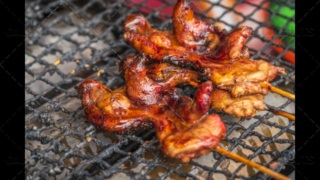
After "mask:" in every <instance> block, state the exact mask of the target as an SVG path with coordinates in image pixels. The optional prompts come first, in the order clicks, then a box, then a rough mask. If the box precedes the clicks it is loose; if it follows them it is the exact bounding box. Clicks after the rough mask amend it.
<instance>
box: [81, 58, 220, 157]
mask: <svg viewBox="0 0 320 180" xmlns="http://www.w3.org/2000/svg"><path fill="white" fill-rule="evenodd" d="M125 71H126V72H125V79H126V81H127V84H126V85H125V86H123V87H121V88H119V89H117V90H115V91H111V90H110V89H108V88H107V87H105V86H103V85H102V84H101V83H99V82H98V81H95V80H92V79H87V80H85V81H84V82H82V83H81V84H80V86H79V89H78V94H79V97H80V98H81V99H82V106H83V107H84V108H85V113H86V116H87V118H88V120H89V121H90V122H91V123H92V124H94V125H95V126H97V127H101V128H103V129H104V130H107V131H125V130H129V129H130V128H134V127H142V126H144V125H147V124H148V122H149V121H150V122H152V123H153V125H154V126H155V128H156V133H157V136H158V139H159V142H160V144H161V147H160V148H161V150H162V151H163V153H164V154H166V155H167V156H170V157H175V158H179V159H181V161H182V162H189V160H190V158H194V157H197V156H199V155H201V154H208V153H209V152H210V151H211V150H212V148H214V147H216V146H217V145H218V144H219V141H220V140H221V139H222V138H224V137H225V133H226V132H225V125H224V123H223V122H222V120H221V119H220V117H219V116H218V115H216V114H211V115H208V111H209V107H210V95H211V92H212V83H211V82H210V81H207V82H204V83H202V84H200V85H199V87H198V90H197V91H196V93H195V95H194V99H193V100H192V99H190V98H189V97H187V96H183V97H181V96H177V95H176V93H175V89H174V88H165V87H162V86H160V85H157V84H156V83H155V82H153V81H152V80H150V79H149V78H148V77H146V68H145V66H144V62H143V60H139V61H135V62H133V63H132V65H131V66H130V67H128V68H126V69H125ZM134 81H135V82H134ZM130 86H138V88H137V89H131V90H130V88H133V87H130ZM139 86H140V87H142V88H139ZM144 90H145V91H144ZM135 94H137V95H135ZM152 96H155V97H152ZM158 103H160V105H159V106H157V104H158ZM166 103H167V104H166Z"/></svg>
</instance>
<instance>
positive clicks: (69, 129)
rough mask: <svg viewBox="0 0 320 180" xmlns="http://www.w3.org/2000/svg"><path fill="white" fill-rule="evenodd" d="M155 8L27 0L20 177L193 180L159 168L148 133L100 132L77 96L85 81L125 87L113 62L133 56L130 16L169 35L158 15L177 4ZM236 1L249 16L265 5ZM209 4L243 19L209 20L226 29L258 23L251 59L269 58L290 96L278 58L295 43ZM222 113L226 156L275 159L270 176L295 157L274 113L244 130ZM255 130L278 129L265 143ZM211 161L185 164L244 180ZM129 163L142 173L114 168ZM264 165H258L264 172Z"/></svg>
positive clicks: (166, 20) (289, 81) (86, 0)
mask: <svg viewBox="0 0 320 180" xmlns="http://www.w3.org/2000/svg"><path fill="white" fill-rule="evenodd" d="M157 2H160V4H161V5H160V6H159V7H157V8H150V7H149V6H148V3H150V1H149V0H143V1H142V2H141V3H139V4H136V3H134V2H132V1H124V0H121V1H104V0H81V1H67V0H50V1H38V0H30V1H26V3H25V9H26V19H25V22H26V25H25V31H26V41H25V46H26V50H25V54H26V62H25V74H26V82H25V89H26V100H25V107H26V108H25V109H26V118H25V123H26V126H25V139H26V144H25V156H26V160H25V166H26V168H25V174H26V177H27V179H106V178H110V177H111V176H112V175H114V174H119V173H122V174H123V175H124V177H130V178H131V179H144V178H146V177H147V174H148V173H150V172H152V171H155V170H157V169H162V171H163V172H164V173H163V174H162V175H161V176H159V177H157V179H166V178H167V177H172V175H173V174H175V177H180V178H182V179H184V178H185V179H188V178H190V179H199V177H198V176H195V175H194V174H192V173H190V172H183V171H181V170H180V168H181V167H182V166H184V164H176V166H174V167H173V166H170V165H168V163H166V162H161V163H160V162H159V160H158V159H159V157H160V156H163V155H162V153H161V151H160V150H159V149H158V144H157V138H156V137H155V132H154V130H153V129H152V128H151V129H147V130H138V131H136V132H129V133H128V134H123V135H116V134H114V133H110V132H103V131H101V130H99V129H96V128H95V127H93V126H92V125H90V124H89V123H88V122H87V121H86V117H85V116H84V113H83V108H82V107H81V101H80V99H79V98H78V97H77V92H76V88H77V85H78V84H79V83H81V82H82V81H83V80H85V79H86V78H94V79H97V80H99V81H101V82H102V83H104V84H105V85H106V86H108V87H109V88H111V89H116V88H118V87H120V86H121V85H123V84H124V83H125V81H124V79H123V78H122V77H121V76H120V75H119V74H118V73H117V67H118V65H119V63H121V62H120V59H119V57H122V58H124V57H126V56H127V55H128V54H133V53H136V52H135V50H134V49H133V48H132V47H131V46H130V45H128V44H127V43H125V42H124V41H123V30H122V25H123V22H124V19H125V18H126V17H127V16H128V15H130V14H133V13H139V12H140V13H142V14H143V15H145V16H146V17H147V19H148V20H149V22H151V23H152V26H153V27H156V28H157V29H160V30H164V29H170V28H171V29H172V25H171V17H170V16H171V14H166V13H163V12H164V11H163V10H164V9H167V8H172V7H173V6H174V4H175V2H169V1H165V0H157ZM264 2H267V1H264ZM274 2H277V3H279V4H281V5H280V7H283V6H285V5H286V6H289V7H291V5H290V4H288V2H280V1H279V2H278V1H274ZM240 3H246V4H248V5H250V6H253V7H256V10H255V11H258V10H259V9H262V7H261V5H262V4H263V3H261V4H259V5H255V4H252V3H250V2H244V1H239V2H237V3H236V4H235V6H236V5H237V4H240ZM211 4H212V6H213V7H220V8H223V9H226V12H225V13H224V14H226V13H228V12H234V13H236V14H237V15H238V16H242V17H243V20H242V21H241V22H239V23H238V24H228V23H227V22H224V21H223V19H222V17H223V15H224V14H222V15H221V16H220V17H219V18H217V19H214V21H213V22H216V21H219V22H224V23H225V24H226V25H228V26H229V27H230V28H231V29H234V28H236V27H237V26H238V25H239V24H241V23H242V22H244V21H246V20H249V21H252V22H254V23H256V24H257V28H256V29H255V33H254V35H253V36H252V37H250V39H249V40H248V41H250V40H252V39H254V38H256V39H259V40H260V41H261V42H263V43H265V46H264V47H263V49H262V50H256V49H252V48H249V50H250V51H251V58H253V59H258V58H259V59H265V60H268V59H269V62H270V63H272V64H274V65H277V66H281V67H285V68H286V73H287V75H281V76H280V77H277V78H276V79H275V80H273V81H272V85H273V86H277V87H280V88H281V89H284V90H286V91H289V92H293V87H294V76H295V70H294V66H293V65H291V64H290V63H288V62H286V61H284V60H282V59H281V57H282V56H283V55H284V54H285V52H287V50H291V51H294V49H292V48H291V47H292V46H293V44H294V41H293V42H292V43H291V44H290V45H289V46H285V45H279V44H276V43H274V42H273V41H269V40H268V39H267V38H265V37H263V36H261V35H259V34H258V33H257V32H258V31H259V29H260V28H262V27H270V26H268V25H267V23H266V22H259V21H258V20H256V19H254V18H252V14H254V13H251V14H250V15H249V16H243V15H242V14H240V13H237V12H235V11H234V7H232V8H228V7H226V6H224V5H223V4H222V3H221V2H220V1H218V0H217V1H215V2H214V3H211ZM279 9H280V8H279ZM145 12H149V13H145ZM269 12H270V11H269ZM196 15H197V16H198V18H206V17H205V15H204V14H203V13H196ZM274 15H279V12H278V11H276V12H273V13H271V12H270V18H271V17H272V16H274ZM279 16H281V15H279ZM291 21H294V18H291V19H288V22H291ZM287 25H288V23H287V24H286V26H287ZM286 26H285V27H284V28H282V29H275V30H278V32H279V33H281V32H284V31H285V28H286ZM270 28H273V27H270ZM273 29H274V28H273ZM288 35H289V36H294V35H290V34H288ZM273 40H274V38H273ZM272 45H275V46H279V47H283V48H284V49H285V50H284V52H283V53H281V54H279V55H274V56H273V55H270V54H269V53H266V51H265V50H267V49H268V48H269V49H270V48H271V46H272ZM58 59H59V60H58ZM193 90H194V89H193V88H191V87H188V86H186V87H185V88H183V89H182V92H181V94H192V92H193ZM292 102H293V101H292V100H290V99H287V100H286V101H285V102H284V104H282V105H281V106H278V107H273V106H271V107H273V108H275V109H279V110H281V109H284V108H286V107H287V106H288V105H289V104H290V103H292ZM220 115H221V118H222V119H223V121H224V123H225V124H226V126H227V127H228V128H227V134H226V139H224V140H223V141H225V142H227V143H228V144H229V145H230V146H228V150H229V151H231V150H234V149H235V148H236V147H237V146H241V147H242V148H243V149H247V150H250V151H252V154H250V155H249V156H248V157H247V158H248V159H253V158H255V157H258V156H260V155H270V156H271V157H272V158H273V161H272V162H276V163H278V164H279V166H277V168H275V170H276V171H279V170H280V169H281V168H283V167H284V166H285V165H287V164H288V163H289V162H291V161H292V160H293V159H294V155H295V147H294V139H289V138H287V139H283V138H282V139H279V136H281V135H283V134H288V136H289V135H290V136H293V137H294V135H295V130H293V129H292V128H291V127H294V122H293V121H292V122H289V123H288V124H286V125H285V126H283V125H279V124H277V123H273V122H270V121H268V119H270V118H272V117H273V116H274V115H273V114H271V113H266V114H265V115H256V116H255V117H254V118H255V119H257V121H255V122H254V123H252V124H251V125H250V126H249V127H245V126H243V125H242V124H238V123H237V122H233V121H229V120H226V119H224V116H223V113H220ZM242 121H246V120H243V119H242ZM261 125H264V126H267V127H269V128H276V129H278V130H279V132H278V133H277V134H276V135H274V136H271V137H269V136H266V135H264V134H261V133H259V132H256V131H254V129H255V128H256V127H258V126H261ZM290 128H291V129H290ZM234 131H241V135H240V136H239V137H238V138H229V137H228V135H230V134H231V133H232V132H234ZM249 136H255V137H257V138H258V139H259V140H260V141H261V142H262V145H261V146H259V147H253V146H250V145H247V144H245V143H244V142H243V141H242V140H243V139H245V138H247V137H249ZM70 139H72V141H70ZM272 143H278V144H286V143H289V144H292V145H291V146H290V147H289V148H287V149H285V150H283V151H281V152H278V151H276V150H274V151H267V150H266V147H267V146H268V145H271V144H272ZM147 151H148V152H152V154H153V157H152V158H146V157H145V154H146V152H147ZM213 158H214V159H216V160H217V161H216V162H215V163H214V164H212V165H211V166H205V165H201V164H200V163H198V162H196V161H194V160H191V161H190V164H191V165H192V166H195V167H198V168H200V169H201V170H203V171H206V172H207V174H208V179H210V178H211V177H212V175H213V174H221V175H225V176H227V178H229V179H234V178H241V179H250V178H249V177H246V176H242V175H238V172H239V171H240V170H241V168H243V167H244V166H245V165H240V166H239V167H238V168H236V170H235V171H234V172H228V171H225V170H222V169H221V168H220V169H219V168H218V166H220V165H221V162H222V161H224V160H225V159H229V158H228V157H225V156H221V155H220V154H218V153H216V152H213ZM231 161H233V160H231ZM127 162H130V164H131V165H132V164H141V163H143V164H146V167H145V168H144V171H143V172H142V171H131V170H125V169H123V168H119V166H121V165H122V164H123V163H127ZM270 163H271V162H265V163H260V164H262V165H264V166H268V165H269V164H270ZM267 177H268V176H266V175H264V174H262V173H257V174H255V175H254V176H253V177H251V178H253V179H267ZM171 179H174V178H171ZM177 179H179V178H177Z"/></svg>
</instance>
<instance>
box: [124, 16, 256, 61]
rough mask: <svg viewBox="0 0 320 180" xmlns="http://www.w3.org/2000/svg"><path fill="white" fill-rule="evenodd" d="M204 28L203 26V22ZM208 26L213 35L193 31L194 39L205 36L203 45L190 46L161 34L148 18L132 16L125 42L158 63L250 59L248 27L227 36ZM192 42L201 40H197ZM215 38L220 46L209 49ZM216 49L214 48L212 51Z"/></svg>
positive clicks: (214, 43) (129, 19)
mask: <svg viewBox="0 0 320 180" xmlns="http://www.w3.org/2000/svg"><path fill="white" fill-rule="evenodd" d="M201 22H202V21H201ZM201 24H204V22H202V23H201ZM186 26H187V25H186ZM206 26H207V28H209V29H212V30H210V31H211V33H209V34H208V35H205V34H206V33H205V32H204V30H201V29H199V30H198V31H199V32H194V31H192V33H194V34H195V36H196V35H199V34H202V36H203V40H201V41H202V42H199V43H195V45H191V44H193V43H192V42H191V40H189V41H188V42H185V43H183V44H181V43H180V41H182V39H181V37H179V39H178V40H177V38H176V34H175V33H173V32H172V31H159V30H156V29H153V28H151V26H150V24H149V22H148V21H147V19H146V18H145V17H143V16H142V15H140V14H132V15H129V16H128V17H127V18H126V20H125V24H124V26H123V29H124V31H125V33H124V35H123V38H124V40H125V41H127V42H128V43H130V44H131V45H132V46H133V47H134V48H135V49H136V50H137V51H138V52H141V53H142V54H144V55H145V56H148V57H149V58H151V57H152V58H154V59H157V60H162V59H172V60H178V61H195V60H215V61H218V62H220V63H224V62H226V63H228V62H231V61H235V60H237V59H239V58H240V57H243V58H248V57H249V52H248V49H247V48H246V47H245V46H244V43H245V41H246V39H247V37H249V36H250V35H251V34H252V29H251V28H249V27H245V26H243V27H239V28H237V29H235V30H233V31H232V32H231V33H230V34H228V33H227V32H225V31H220V30H218V29H216V30H215V28H213V27H211V26H210V27H211V28H210V27H209V25H206ZM187 30H188V29H187ZM187 30H185V31H184V30H181V31H183V32H184V33H182V34H185V33H187ZM189 30H190V29H189ZM175 31H178V30H175ZM189 33H191V32H189ZM210 34H211V35H210ZM217 34H218V35H217ZM193 38H194V39H196V40H198V38H197V37H193ZM212 38H214V39H217V40H215V41H217V42H213V43H211V44H210V45H209V47H207V46H208V44H209V43H208V42H211V40H212ZM199 41H200V40H199ZM188 44H189V45H188ZM213 47H215V48H214V49H213ZM211 50H212V52H211ZM209 51H210V52H209Z"/></svg>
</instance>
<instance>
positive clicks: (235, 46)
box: [172, 0, 253, 61]
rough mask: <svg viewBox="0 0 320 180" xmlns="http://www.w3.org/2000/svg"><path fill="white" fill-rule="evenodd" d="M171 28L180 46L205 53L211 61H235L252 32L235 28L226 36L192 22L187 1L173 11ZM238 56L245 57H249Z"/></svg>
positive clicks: (220, 31) (181, 1) (215, 28)
mask: <svg viewBox="0 0 320 180" xmlns="http://www.w3.org/2000/svg"><path fill="white" fill-rule="evenodd" d="M172 24H173V27H174V34H175V35H176V38H177V40H178V42H179V43H180V44H181V45H182V46H184V47H186V48H187V49H188V50H193V51H198V52H207V53H209V54H208V55H207V57H209V58H210V59H214V60H218V59H219V60H229V61H235V60H237V59H239V57H240V55H241V52H242V51H244V52H246V51H248V50H247V49H246V47H245V43H246V40H247V38H248V37H250V36H251V35H252V34H253V30H252V28H250V27H247V26H241V27H239V28H236V29H235V30H233V31H232V32H231V33H230V34H228V32H227V31H225V30H223V31H222V30H220V28H219V27H218V26H213V25H212V24H207V23H206V22H204V21H202V20H200V19H195V18H194V15H193V11H192V9H191V6H190V2H189V0H178V2H177V4H176V5H175V7H174V10H173V15H172ZM242 55H243V56H246V57H247V56H248V55H249V54H247V53H243V54H242ZM248 57H249V56H248ZM248 57H247V58H248Z"/></svg>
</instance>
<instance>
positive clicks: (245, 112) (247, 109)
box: [147, 63, 266, 118]
mask: <svg viewBox="0 0 320 180" xmlns="http://www.w3.org/2000/svg"><path fill="white" fill-rule="evenodd" d="M147 76H148V77H149V78H151V79H153V80H154V81H156V82H157V83H158V84H160V85H162V86H164V87H167V88H171V87H174V86H176V85H179V84H189V85H192V86H196V87H198V86H199V84H200V83H201V82H203V81H204V78H203V77H202V76H201V74H200V73H198V72H197V71H194V70H189V69H185V68H181V67H179V66H175V65H171V64H169V63H152V64H151V65H149V66H148V68H147ZM263 100H264V96H263V95H261V94H257V95H249V96H243V97H238V98H233V97H231V94H230V92H228V91H225V90H220V89H213V91H212V93H211V96H210V101H211V107H212V109H213V110H215V111H218V112H225V113H227V114H230V115H233V116H235V117H239V118H252V117H253V116H255V114H256V111H257V110H259V111H263V110H266V105H265V103H264V102H263Z"/></svg>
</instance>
